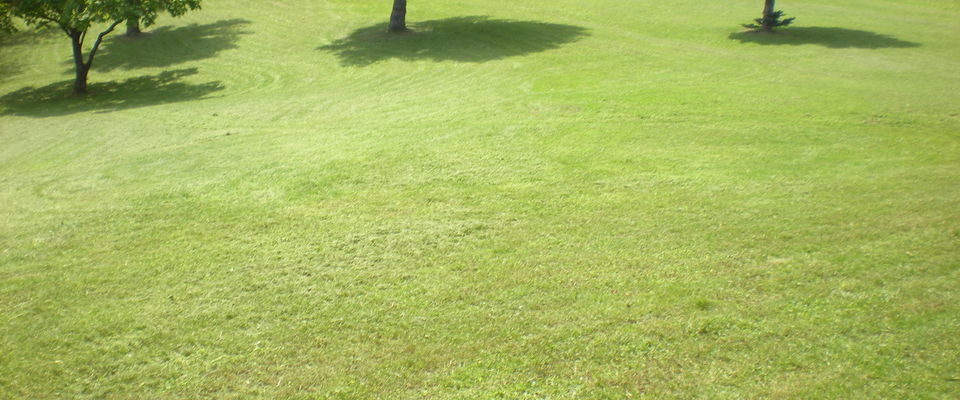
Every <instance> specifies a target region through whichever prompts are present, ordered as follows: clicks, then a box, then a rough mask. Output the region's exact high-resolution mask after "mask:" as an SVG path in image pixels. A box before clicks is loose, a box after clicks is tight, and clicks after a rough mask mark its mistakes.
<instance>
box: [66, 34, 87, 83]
mask: <svg viewBox="0 0 960 400" xmlns="http://www.w3.org/2000/svg"><path fill="white" fill-rule="evenodd" d="M70 42H71V43H73V63H74V64H75V65H76V70H77V71H76V72H77V77H76V79H75V80H74V81H73V95H74V96H83V95H85V94H87V75H88V74H89V73H90V65H89V64H87V63H84V62H83V32H78V31H72V32H70Z"/></svg>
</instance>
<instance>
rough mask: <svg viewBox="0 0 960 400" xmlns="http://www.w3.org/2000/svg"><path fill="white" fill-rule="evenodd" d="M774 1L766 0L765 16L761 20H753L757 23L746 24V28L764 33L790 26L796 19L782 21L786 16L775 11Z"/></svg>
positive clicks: (764, 4) (781, 12) (764, 6)
mask: <svg viewBox="0 0 960 400" xmlns="http://www.w3.org/2000/svg"><path fill="white" fill-rule="evenodd" d="M774 1H775V0H764V2H763V15H762V16H761V17H760V18H757V19H755V20H753V21H754V22H755V23H753V24H746V25H744V27H745V28H750V29H759V30H761V31H764V32H772V31H773V28H779V27H782V26H787V25H790V23H792V22H793V20H794V19H795V18H786V19H781V18H782V17H783V15H784V14H783V11H780V10H776V11H774Z"/></svg>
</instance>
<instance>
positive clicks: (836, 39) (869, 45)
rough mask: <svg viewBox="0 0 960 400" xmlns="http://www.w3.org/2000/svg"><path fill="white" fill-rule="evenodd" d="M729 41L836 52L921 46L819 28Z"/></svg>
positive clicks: (734, 36) (753, 33)
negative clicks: (824, 48)
mask: <svg viewBox="0 0 960 400" xmlns="http://www.w3.org/2000/svg"><path fill="white" fill-rule="evenodd" d="M730 39H733V40H738V41H740V42H743V43H757V44H761V45H793V46H797V45H802V44H817V45H820V46H824V47H829V48H834V49H846V48H859V49H880V48H905V47H918V46H920V44H919V43H914V42H908V41H906V40H900V39H897V38H895V37H892V36H887V35H883V34H879V33H873V32H868V31H860V30H856V29H846V28H826V27H819V26H811V27H798V28H787V29H784V30H783V31H780V32H775V33H766V32H757V31H747V32H737V33H731V34H730Z"/></svg>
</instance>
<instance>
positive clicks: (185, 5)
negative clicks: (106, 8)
mask: <svg viewBox="0 0 960 400" xmlns="http://www.w3.org/2000/svg"><path fill="white" fill-rule="evenodd" d="M127 3H128V5H129V8H128V10H129V11H130V13H129V15H128V16H127V33H126V36H129V37H134V36H139V35H140V33H141V31H140V27H141V26H150V25H153V23H154V21H156V19H157V15H158V14H159V13H161V12H163V11H166V12H167V13H169V14H170V15H171V16H173V17H177V16H180V15H183V14H185V13H186V12H187V11H190V10H196V9H199V8H200V0H127Z"/></svg>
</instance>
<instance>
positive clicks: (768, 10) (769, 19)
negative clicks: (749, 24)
mask: <svg viewBox="0 0 960 400" xmlns="http://www.w3.org/2000/svg"><path fill="white" fill-rule="evenodd" d="M774 1H775V0H764V2H763V21H762V23H761V24H760V28H761V29H763V30H764V31H767V32H770V31H772V30H773V22H774V21H773V12H774V6H773V2H774Z"/></svg>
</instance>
